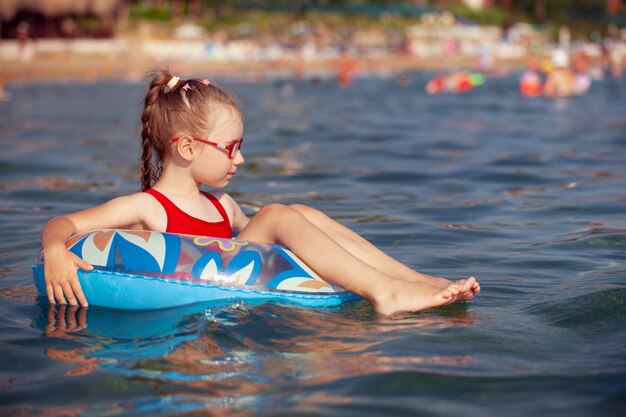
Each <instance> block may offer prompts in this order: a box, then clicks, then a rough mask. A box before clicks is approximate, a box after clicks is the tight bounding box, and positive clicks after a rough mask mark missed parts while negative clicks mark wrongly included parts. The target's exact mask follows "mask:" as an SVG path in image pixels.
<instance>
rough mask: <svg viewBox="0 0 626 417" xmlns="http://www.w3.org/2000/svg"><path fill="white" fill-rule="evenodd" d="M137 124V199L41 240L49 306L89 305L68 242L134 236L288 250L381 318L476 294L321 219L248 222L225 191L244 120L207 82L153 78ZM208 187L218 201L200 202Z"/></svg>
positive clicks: (289, 211)
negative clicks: (94, 235) (100, 232)
mask: <svg viewBox="0 0 626 417" xmlns="http://www.w3.org/2000/svg"><path fill="white" fill-rule="evenodd" d="M144 105H145V106H144V110H143V113H142V115H141V120H142V124H143V129H142V133H141V137H142V149H143V152H142V157H141V187H142V192H138V193H135V194H131V195H127V196H122V197H118V198H115V199H112V200H110V201H108V202H106V203H104V204H102V205H100V206H97V207H93V208H89V209H86V210H82V211H79V212H75V213H71V214H67V215H64V216H60V217H55V218H53V219H51V220H50V221H49V222H48V223H47V224H46V226H45V227H44V229H43V231H42V234H41V243H42V248H43V254H44V273H45V279H46V290H47V295H48V300H49V301H50V303H53V304H54V303H61V304H64V303H69V304H72V305H76V304H78V303H80V304H81V305H83V306H86V305H87V300H86V299H85V296H84V294H83V292H82V289H81V287H80V283H79V281H78V277H77V274H76V272H77V270H78V269H79V268H80V269H84V270H91V269H92V266H91V265H89V264H88V263H87V262H85V261H83V260H82V259H80V258H78V257H77V256H75V255H74V254H73V253H71V252H70V251H69V250H68V249H67V248H66V246H65V242H66V241H67V239H68V238H69V237H70V236H72V235H73V234H75V233H78V232H81V231H86V230H91V229H100V228H109V229H114V228H131V229H140V230H156V231H161V232H172V233H183V234H194V235H206V236H214V237H219V238H232V237H233V232H238V235H237V239H239V240H246V241H252V242H264V243H277V244H281V245H284V246H286V247H288V248H289V249H290V250H291V251H293V252H294V253H295V254H296V255H297V256H298V257H300V258H301V259H302V260H303V261H304V262H305V263H306V264H307V265H309V266H310V267H311V268H312V269H313V270H314V271H315V272H316V273H318V274H319V275H320V276H322V277H324V278H325V279H327V280H329V281H331V282H333V283H335V284H338V285H340V286H342V287H343V288H345V289H346V290H349V291H351V292H353V293H355V294H358V295H360V296H362V297H363V298H365V299H366V300H367V301H369V302H370V303H371V304H372V306H373V308H374V309H375V310H376V311H377V312H379V313H381V314H386V315H389V314H393V313H396V312H404V311H420V310H424V309H428V308H433V307H439V306H443V305H447V304H450V303H452V302H456V301H468V300H470V299H472V298H473V297H474V296H475V295H476V294H478V293H479V292H480V285H479V284H478V282H477V281H476V279H475V278H474V277H470V278H467V279H461V280H458V281H455V282H451V281H448V280H447V279H444V278H438V277H433V276H429V275H424V274H421V273H418V272H416V271H414V270H412V269H411V268H409V267H407V266H405V265H404V264H402V263H400V262H398V261H396V260H395V259H393V258H391V257H389V256H388V255H386V254H385V253H383V252H382V251H380V250H379V249H377V248H376V247H375V246H374V245H372V244H371V243H369V242H368V241H367V240H365V239H363V238H362V237H361V236H359V235H358V234H356V233H355V232H353V231H351V230H350V229H348V228H346V227H344V226H342V225H341V224H339V223H337V222H335V221H334V220H332V219H331V218H329V217H328V216H326V215H325V214H323V213H322V212H320V211H318V210H316V209H314V208H311V207H308V206H304V205H301V204H295V205H281V204H270V205H268V206H266V207H263V208H262V209H260V210H259V212H258V213H257V214H256V215H255V216H254V217H253V218H252V219H250V218H248V216H246V215H245V214H244V213H243V211H242V210H241V208H240V207H239V205H238V204H237V203H236V202H235V201H234V200H233V199H232V197H231V196H229V195H228V194H227V193H225V192H223V191H219V189H222V188H224V187H226V186H227V185H228V183H229V181H230V180H231V178H232V177H233V176H234V175H235V173H236V172H237V170H238V169H239V167H240V166H241V165H242V164H243V163H244V157H243V154H242V152H241V145H242V141H243V139H242V137H243V120H242V114H241V110H240V109H239V107H238V105H237V104H236V102H235V101H234V100H233V98H232V97H231V96H230V95H229V93H228V92H226V91H225V90H224V89H222V88H220V87H218V86H216V85H214V84H212V83H211V82H209V81H208V80H197V79H189V80H184V81H183V80H180V79H179V78H178V77H175V76H172V75H171V74H170V73H169V72H168V71H159V72H157V73H155V75H154V77H153V79H152V80H151V83H150V87H149V91H148V93H147V95H146V97H145V102H144ZM203 184H204V185H206V186H209V187H212V188H214V189H217V190H218V191H213V192H210V193H208V192H203V191H201V186H202V185H203Z"/></svg>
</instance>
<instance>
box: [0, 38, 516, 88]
mask: <svg viewBox="0 0 626 417" xmlns="http://www.w3.org/2000/svg"><path fill="white" fill-rule="evenodd" d="M64 49H67V50H64V51H60V52H59V51H57V52H28V53H26V54H23V55H21V52H16V45H11V44H10V43H9V42H7V41H5V42H3V44H0V52H3V53H0V78H1V79H3V80H4V82H5V83H15V82H44V81H63V80H81V79H82V80H85V81H91V82H93V81H98V80H113V79H125V80H129V81H133V80H138V79H141V78H143V76H144V75H145V73H146V72H148V71H150V70H154V69H160V68H169V69H170V70H171V71H174V72H176V73H179V74H185V75H190V76H191V75H199V76H200V75H202V76H207V77H235V78H243V79H249V80H261V79H263V78H265V77H275V76H280V77H303V78H306V77H313V76H319V75H328V74H331V75H332V74H333V73H334V72H335V71H336V67H337V63H336V60H335V59H314V60H307V61H298V60H295V59H278V60H252V61H250V62H240V61H224V60H210V59H204V60H202V59H193V60H186V59H180V58H169V59H168V58H163V59H158V58H155V57H154V56H150V55H148V54H145V53H143V52H142V51H141V48H139V47H136V48H135V47H132V46H131V47H129V48H124V49H123V50H119V49H118V50H114V51H111V52H106V51H102V50H99V51H97V52H94V53H89V52H84V51H82V52H78V53H77V52H72V51H71V50H69V49H71V48H64ZM7 51H8V52H7ZM353 60H354V63H355V64H356V68H357V74H368V73H369V74H378V73H381V74H385V73H397V72H403V71H416V70H430V71H439V70H445V69H449V68H452V69H454V68H470V67H472V65H473V64H474V63H475V59H474V58H472V57H466V56H457V57H445V58H444V59H441V58H435V59H424V58H420V57H416V56H412V55H387V56H379V57H376V58H369V59H367V58H354V59H353ZM497 65H498V67H499V68H501V67H507V68H510V67H517V66H520V65H523V61H520V60H508V61H505V62H498V63H497Z"/></svg>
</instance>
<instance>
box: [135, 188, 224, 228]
mask: <svg viewBox="0 0 626 417" xmlns="http://www.w3.org/2000/svg"><path fill="white" fill-rule="evenodd" d="M146 193H148V194H150V195H151V196H153V197H154V198H156V199H157V200H158V201H159V203H161V205H162V206H163V208H164V209H165V214H166V215H167V228H166V230H165V231H166V232H170V233H180V234H185V235H200V236H213V237H221V238H226V239H230V238H232V237H233V228H232V226H231V225H230V221H229V220H228V215H227V214H226V210H224V207H222V205H221V204H220V202H219V201H218V200H217V198H215V197H213V195H211V194H209V193H205V192H203V193H202V194H204V196H205V197H206V198H208V199H209V200H210V201H211V203H213V205H214V206H215V208H216V209H217V211H219V213H220V215H221V216H222V219H223V220H222V221H219V222H207V221H204V220H200V219H198V218H196V217H193V216H190V215H189V214H187V213H185V212H184V211H182V210H181V209H179V208H178V207H176V205H175V204H174V203H172V202H171V201H170V200H169V199H168V198H167V197H165V196H164V195H163V194H161V193H160V192H158V191H157V190H154V189H150V190H146Z"/></svg>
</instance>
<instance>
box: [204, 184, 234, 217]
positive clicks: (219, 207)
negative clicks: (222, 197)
mask: <svg viewBox="0 0 626 417" xmlns="http://www.w3.org/2000/svg"><path fill="white" fill-rule="evenodd" d="M201 192H202V194H204V196H205V197H206V198H208V199H209V201H211V203H213V205H214V206H215V208H216V209H217V211H219V213H220V214H221V215H222V219H224V220H223V221H225V222H227V223H228V224H230V219H229V218H228V214H226V210H225V209H224V206H222V203H220V201H219V200H218V199H217V198H216V197H215V196H214V195H213V194H211V193H207V192H205V191H201Z"/></svg>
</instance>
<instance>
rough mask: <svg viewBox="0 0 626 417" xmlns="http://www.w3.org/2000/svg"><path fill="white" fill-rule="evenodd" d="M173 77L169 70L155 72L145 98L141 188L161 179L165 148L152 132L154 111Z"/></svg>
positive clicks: (142, 122)
mask: <svg viewBox="0 0 626 417" xmlns="http://www.w3.org/2000/svg"><path fill="white" fill-rule="evenodd" d="M175 78H178V77H172V75H171V74H170V73H168V72H167V71H158V72H156V73H155V75H154V78H153V79H152V82H151V83H150V87H149V89H148V94H146V98H145V100H144V109H143V113H142V114H141V124H142V129H141V146H142V152H141V174H140V181H141V190H142V191H146V190H148V189H150V188H152V185H153V184H154V183H155V182H156V181H157V180H158V179H159V176H160V175H161V169H162V160H163V155H164V154H165V152H164V151H165V149H164V146H163V144H162V142H161V141H159V140H158V138H157V137H155V135H154V134H153V132H152V125H153V124H154V123H151V122H154V120H153V113H155V109H154V107H155V103H156V102H157V100H158V99H159V98H160V97H161V96H163V95H164V94H165V87H168V86H169V85H168V83H170V82H171V81H173V80H174V79H175ZM173 84H174V85H173V86H172V87H170V90H172V89H174V88H175V87H176V84H175V83H173ZM153 150H156V160H157V161H156V165H155V164H154V159H155V155H154V153H153Z"/></svg>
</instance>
